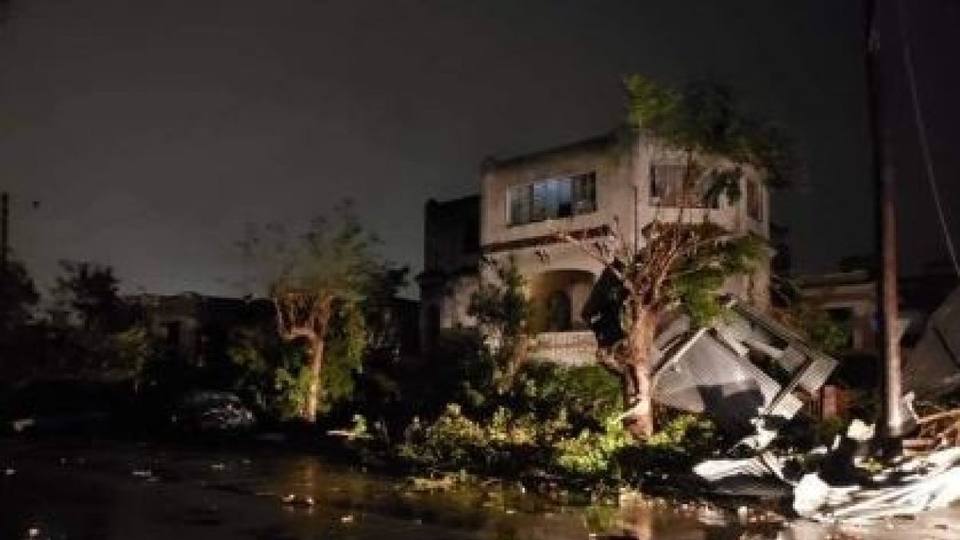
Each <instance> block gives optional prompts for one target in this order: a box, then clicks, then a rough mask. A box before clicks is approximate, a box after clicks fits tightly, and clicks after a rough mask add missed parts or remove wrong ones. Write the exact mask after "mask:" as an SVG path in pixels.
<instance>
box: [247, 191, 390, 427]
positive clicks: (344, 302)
mask: <svg viewBox="0 0 960 540" xmlns="http://www.w3.org/2000/svg"><path fill="white" fill-rule="evenodd" d="M262 233H266V234H262ZM377 243H378V241H377V239H376V237H374V236H373V235H371V234H370V233H368V232H367V231H365V230H364V229H363V227H362V226H361V225H360V223H359V222H358V221H357V219H356V216H355V215H354V213H353V210H352V205H350V204H349V203H344V204H341V205H340V206H338V207H337V209H336V210H335V216H334V219H333V220H328V219H326V218H324V217H319V218H316V219H314V220H313V221H312V222H311V224H310V226H309V227H308V228H307V229H306V230H305V231H304V232H302V233H301V234H299V235H296V236H294V237H289V236H288V235H287V233H286V232H285V230H284V229H283V228H282V227H278V226H268V227H266V228H265V229H264V230H263V231H260V230H257V229H256V228H251V230H250V231H249V232H248V235H247V238H246V239H245V240H244V241H243V242H241V248H242V249H243V250H244V252H245V253H246V254H247V255H248V256H251V257H255V258H257V259H259V262H266V263H268V264H267V275H266V276H265V277H266V282H267V294H268V296H269V298H270V300H271V301H272V303H273V305H274V309H275V312H276V325H277V331H278V332H279V334H280V336H281V337H282V338H283V339H284V340H286V341H291V342H299V343H302V344H303V346H304V348H305V350H306V352H307V353H308V354H309V361H308V369H309V371H308V374H307V377H306V378H307V392H306V399H305V400H304V403H303V407H302V410H301V411H300V415H301V417H302V418H303V419H304V420H306V421H308V422H315V421H316V418H317V416H316V415H317V410H318V407H319V405H320V398H321V376H320V375H321V369H322V367H323V364H324V354H325V352H327V349H328V339H329V338H330V337H331V336H332V335H335V333H337V332H348V331H349V332H355V331H357V330H358V329H359V328H360V327H361V324H362V317H356V316H354V315H353V312H354V311H355V310H358V309H359V306H360V303H361V302H362V301H363V300H364V299H365V298H366V297H367V296H368V295H369V292H370V286H371V284H372V283H373V282H374V277H375V276H376V275H377V274H378V272H379V271H380V270H381V269H382V268H383V264H382V263H381V262H380V260H379V259H378V258H377V256H376V255H375V254H374V248H375V247H376V245H377ZM334 325H336V326H334ZM348 328H349V329H352V330H348ZM347 341H348V343H347V344H345V345H344V347H343V349H342V352H343V353H344V354H345V355H346V356H347V357H349V358H351V359H353V358H357V355H358V351H360V353H362V349H363V348H362V347H360V346H358V342H359V341H360V339H354V338H350V339H348V340H347ZM357 362H359V359H358V360H357Z"/></svg>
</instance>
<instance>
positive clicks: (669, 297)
mask: <svg viewBox="0 0 960 540" xmlns="http://www.w3.org/2000/svg"><path fill="white" fill-rule="evenodd" d="M625 83H626V88H627V91H628V97H629V124H630V126H631V127H632V133H633V134H635V136H639V137H651V138H652V139H653V140H656V141H657V142H659V143H660V144H663V145H665V146H666V147H668V148H670V149H672V150H675V151H677V152H680V153H682V155H683V156H684V162H685V164H686V166H685V167H684V178H683V182H682V184H681V185H682V186H691V185H696V184H697V182H699V181H704V180H701V179H706V180H705V181H706V182H708V185H707V186H706V189H703V190H702V191H701V193H702V194H703V195H702V196H703V198H704V199H706V200H704V201H696V202H702V203H711V202H714V201H716V200H718V198H719V197H720V196H726V197H727V198H728V199H729V200H731V201H734V200H737V199H738V198H739V195H740V189H739V185H740V181H741V178H742V177H743V176H744V174H745V173H746V170H748V169H753V170H756V171H758V173H759V174H760V175H761V176H762V177H763V179H764V180H765V181H766V182H767V183H768V184H771V185H782V184H784V183H786V182H787V179H788V177H789V176H790V175H791V174H792V173H793V168H792V166H791V160H790V157H789V153H788V152H786V151H785V150H784V149H783V147H782V141H783V138H782V137H781V136H780V135H779V133H778V132H777V131H776V130H775V129H773V128H771V127H769V126H767V125H765V124H761V123H758V122H755V121H753V120H751V119H749V118H748V117H746V116H745V115H744V114H743V113H742V112H741V111H740V110H739V108H738V106H737V104H736V103H735V101H734V100H733V98H732V95H731V93H730V92H729V91H728V90H726V89H724V88H722V87H718V86H714V85H705V84H694V85H690V86H688V87H686V88H683V89H681V90H676V89H672V88H667V87H664V86H661V85H658V84H656V83H654V82H653V81H650V80H649V79H646V78H644V77H642V76H639V75H633V76H630V77H627V79H626V81H625ZM716 157H720V158H721V159H715V158H716ZM682 200H684V201H686V200H688V199H687V198H683V199H682ZM683 204H688V203H683ZM612 229H613V230H611V233H610V235H609V236H608V237H607V238H605V239H602V240H601V241H599V242H587V241H585V240H584V239H581V238H577V237H575V235H571V234H567V233H564V232H560V233H558V235H559V236H560V237H561V238H562V239H565V240H567V241H569V242H572V243H574V244H576V245H578V246H580V247H581V248H582V249H583V250H584V251H585V252H586V253H588V254H590V255H591V256H593V257H594V258H596V259H598V260H600V261H602V262H603V263H604V264H605V265H606V268H607V269H608V272H609V273H610V274H612V275H613V276H615V278H616V282H617V284H618V289H617V293H616V294H615V297H616V298H615V300H616V302H617V303H618V305H619V306H620V308H621V309H620V312H621V313H620V315H621V321H622V326H623V332H624V337H623V339H620V340H618V341H617V342H616V343H615V344H614V345H613V346H611V347H609V348H607V349H606V350H604V351H602V355H601V357H600V361H601V362H602V364H603V365H604V366H606V367H607V368H608V369H610V370H611V371H613V372H614V373H616V374H618V375H619V376H620V377H621V380H622V384H623V391H624V401H625V402H626V406H627V407H628V410H627V411H626V412H625V413H624V414H623V420H624V423H625V425H626V427H627V428H628V429H629V430H630V431H631V433H633V435H634V436H635V437H637V438H641V439H646V438H649V437H650V436H651V435H652V434H653V432H654V425H655V423H654V420H655V419H654V408H653V404H652V390H653V381H652V377H651V371H650V369H651V365H650V357H651V353H652V348H653V342H654V338H655V337H656V331H657V327H658V324H659V323H660V321H661V318H662V317H664V316H665V315H666V314H668V313H670V312H672V311H675V310H678V309H679V310H682V311H684V312H686V313H687V314H689V315H690V316H691V319H692V320H693V321H694V323H695V324H704V323H705V322H707V321H708V320H710V319H711V318H713V317H716V316H717V315H718V314H720V313H721V311H722V305H721V303H720V300H719V295H718V293H719V290H720V289H721V287H722V286H723V284H724V283H725V281H726V280H727V279H728V278H730V277H732V276H736V275H743V274H747V273H749V272H751V271H752V269H753V267H754V265H755V264H756V263H757V262H758V261H759V260H761V259H762V257H763V255H764V250H763V247H764V242H763V241H762V239H760V238H757V237H755V236H752V235H749V234H747V235H735V234H732V233H731V232H730V231H727V230H726V229H725V228H723V227H721V226H720V225H718V224H715V223H713V222H711V221H710V219H709V213H707V212H704V213H702V215H701V216H697V217H694V213H692V212H689V211H686V209H685V208H683V207H682V205H681V207H680V208H679V209H678V210H677V211H676V212H675V214H674V215H672V216H670V215H669V214H667V215H665V216H659V217H657V218H656V219H654V221H652V222H651V223H649V224H648V225H647V226H646V227H644V228H643V229H642V231H641V238H640V239H639V241H638V244H639V245H631V244H632V243H631V242H628V241H626V240H625V239H624V238H623V237H621V236H620V235H619V232H618V231H617V228H616V227H613V228H612Z"/></svg>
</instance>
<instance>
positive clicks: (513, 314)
mask: <svg viewBox="0 0 960 540" xmlns="http://www.w3.org/2000/svg"><path fill="white" fill-rule="evenodd" d="M491 264H492V266H493V269H494V270H495V272H496V276H497V280H498V282H499V283H483V284H481V285H480V288H479V289H478V290H477V291H476V292H475V293H474V294H473V296H472V297H471V298H470V305H469V307H468V311H467V312H468V313H469V314H470V315H472V316H474V317H476V318H477V321H478V322H479V323H480V327H481V328H482V329H483V332H484V334H485V335H486V336H489V337H493V338H494V339H496V340H497V341H498V343H497V346H496V348H495V351H494V359H495V360H496V362H497V364H498V367H499V368H500V370H501V371H502V372H503V376H502V377H501V378H502V380H504V381H507V382H508V381H509V379H510V378H511V377H512V376H513V373H514V372H515V371H516V369H517V367H518V366H519V364H520V363H521V362H522V361H523V360H524V357H525V356H526V352H527V341H528V337H529V335H530V333H531V329H530V318H531V316H532V313H533V306H532V305H531V303H530V300H529V299H528V298H527V295H526V292H525V291H524V288H525V287H526V278H524V277H523V274H521V273H520V271H519V270H518V269H517V266H516V263H515V261H514V260H513V258H511V259H510V260H509V261H508V262H507V264H497V263H491Z"/></svg>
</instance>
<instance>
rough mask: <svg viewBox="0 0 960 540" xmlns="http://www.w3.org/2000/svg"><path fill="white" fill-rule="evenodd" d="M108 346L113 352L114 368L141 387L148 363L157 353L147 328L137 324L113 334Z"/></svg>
mask: <svg viewBox="0 0 960 540" xmlns="http://www.w3.org/2000/svg"><path fill="white" fill-rule="evenodd" d="M108 347H109V349H110V351H111V352H112V354H111V355H110V356H112V364H113V366H112V367H113V369H114V370H115V371H117V372H118V373H120V374H122V375H123V376H125V377H126V378H129V379H131V380H132V381H134V384H135V385H136V386H137V387H139V386H140V385H141V384H142V383H143V382H144V375H145V369H146V366H147V363H148V362H150V361H151V360H152V359H153V358H154V357H155V356H156V354H157V349H156V346H155V345H154V343H153V342H152V340H151V339H150V335H149V333H148V332H147V329H146V328H145V327H143V326H141V325H135V326H131V327H130V328H128V329H126V330H122V331H120V332H117V333H115V334H112V335H110V337H109V344H108Z"/></svg>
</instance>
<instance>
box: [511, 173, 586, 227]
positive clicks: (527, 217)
mask: <svg viewBox="0 0 960 540" xmlns="http://www.w3.org/2000/svg"><path fill="white" fill-rule="evenodd" d="M507 193H508V196H507V198H508V203H507V204H508V209H509V222H510V224H511V225H522V224H524V223H532V222H535V221H543V220H545V219H553V218H562V217H570V216H574V215H578V214H589V213H590V212H594V211H596V209H597V182H596V175H595V174H594V173H592V172H591V173H586V174H580V175H576V176H570V177H567V178H553V179H550V180H541V181H538V182H534V183H532V184H525V185H522V186H514V187H512V188H510V190H509V191H508V192H507Z"/></svg>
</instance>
